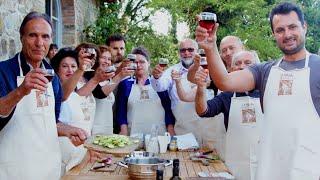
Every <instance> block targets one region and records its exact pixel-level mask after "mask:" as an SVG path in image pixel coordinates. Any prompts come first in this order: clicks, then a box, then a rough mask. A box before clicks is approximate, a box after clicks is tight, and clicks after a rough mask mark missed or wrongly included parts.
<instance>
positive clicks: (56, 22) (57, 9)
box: [46, 0, 62, 48]
mask: <svg viewBox="0 0 320 180" xmlns="http://www.w3.org/2000/svg"><path fill="white" fill-rule="evenodd" d="M46 14H47V15H49V16H50V18H51V21H52V26H53V27H52V30H53V34H52V41H53V43H55V44H57V45H58V46H59V48H60V47H61V45H62V12H61V0H46Z"/></svg>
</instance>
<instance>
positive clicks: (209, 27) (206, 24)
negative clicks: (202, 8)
mask: <svg viewBox="0 0 320 180" xmlns="http://www.w3.org/2000/svg"><path fill="white" fill-rule="evenodd" d="M214 23H215V21H214V20H200V21H199V25H200V26H201V27H203V28H206V29H207V30H208V31H212V29H213V27H214Z"/></svg>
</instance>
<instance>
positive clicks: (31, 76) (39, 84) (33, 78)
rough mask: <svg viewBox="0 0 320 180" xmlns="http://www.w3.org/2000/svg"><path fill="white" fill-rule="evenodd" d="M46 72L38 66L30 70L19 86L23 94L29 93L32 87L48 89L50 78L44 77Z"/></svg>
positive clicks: (41, 89) (40, 89)
mask: <svg viewBox="0 0 320 180" xmlns="http://www.w3.org/2000/svg"><path fill="white" fill-rule="evenodd" d="M44 75H45V72H44V71H43V69H41V68H36V69H33V70H31V71H30V72H28V73H27V74H26V76H25V78H24V80H23V82H22V84H21V85H20V86H19V88H20V89H21V92H22V93H23V95H28V94H29V93H30V92H31V90H32V89H36V90H39V91H43V92H44V91H46V89H47V87H48V85H47V84H48V83H49V81H48V79H47V78H45V77H44Z"/></svg>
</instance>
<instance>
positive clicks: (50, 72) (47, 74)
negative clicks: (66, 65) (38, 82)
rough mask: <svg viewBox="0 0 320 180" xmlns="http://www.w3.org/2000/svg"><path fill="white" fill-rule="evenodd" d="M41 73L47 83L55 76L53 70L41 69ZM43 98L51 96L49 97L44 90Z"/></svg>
mask: <svg viewBox="0 0 320 180" xmlns="http://www.w3.org/2000/svg"><path fill="white" fill-rule="evenodd" d="M43 71H44V73H45V74H44V77H45V78H47V79H48V81H49V83H50V82H51V81H52V79H53V77H54V75H55V73H54V70H53V69H45V68H44V69H43ZM44 95H45V96H47V97H48V96H51V95H49V94H48V90H47V89H46V91H45V94H44Z"/></svg>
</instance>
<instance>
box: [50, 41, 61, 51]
mask: <svg viewBox="0 0 320 180" xmlns="http://www.w3.org/2000/svg"><path fill="white" fill-rule="evenodd" d="M51 49H59V48H58V45H57V44H54V43H52V44H50V46H49V51H50V50H51Z"/></svg>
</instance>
